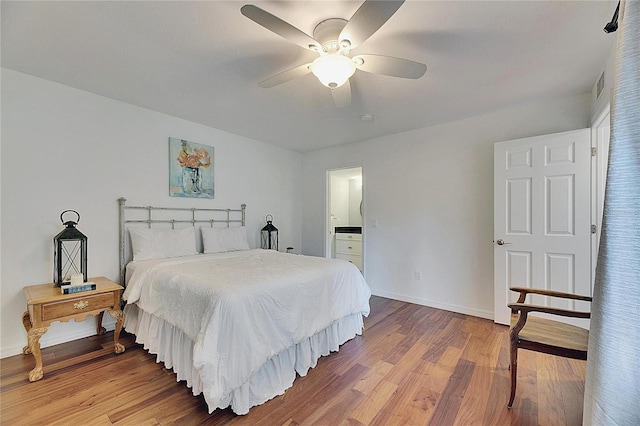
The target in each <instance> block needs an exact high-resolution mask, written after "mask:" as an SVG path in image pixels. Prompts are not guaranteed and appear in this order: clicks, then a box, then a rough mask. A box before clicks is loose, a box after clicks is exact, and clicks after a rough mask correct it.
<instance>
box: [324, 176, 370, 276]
mask: <svg viewBox="0 0 640 426" xmlns="http://www.w3.org/2000/svg"><path fill="white" fill-rule="evenodd" d="M327 174H328V176H327V178H328V191H327V192H328V194H327V195H328V196H327V199H328V208H327V227H328V230H329V232H328V233H327V239H326V250H325V253H326V257H331V258H334V259H343V260H347V261H349V262H351V263H353V264H354V265H356V266H357V267H358V269H360V272H363V273H364V262H363V250H362V247H363V245H362V234H363V229H362V228H363V220H362V215H363V208H362V193H363V191H362V167H351V168H348V169H339V170H329V171H328V173H327Z"/></svg>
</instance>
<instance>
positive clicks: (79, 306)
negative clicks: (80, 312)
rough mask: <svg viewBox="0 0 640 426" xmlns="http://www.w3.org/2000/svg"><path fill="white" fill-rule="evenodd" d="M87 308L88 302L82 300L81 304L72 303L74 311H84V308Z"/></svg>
mask: <svg viewBox="0 0 640 426" xmlns="http://www.w3.org/2000/svg"><path fill="white" fill-rule="evenodd" d="M87 306H89V301H87V300H83V301H81V302H77V303H74V304H73V307H74V308H75V309H84V308H86V307H87Z"/></svg>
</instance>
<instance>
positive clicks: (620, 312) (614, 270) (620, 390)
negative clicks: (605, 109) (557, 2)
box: [583, 0, 640, 425]
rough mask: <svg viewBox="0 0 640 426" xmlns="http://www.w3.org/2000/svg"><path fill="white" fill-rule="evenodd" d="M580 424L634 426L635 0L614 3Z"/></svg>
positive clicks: (639, 335) (638, 70)
mask: <svg viewBox="0 0 640 426" xmlns="http://www.w3.org/2000/svg"><path fill="white" fill-rule="evenodd" d="M617 37H618V40H617V42H618V44H617V53H616V76H615V84H614V94H613V102H612V109H611V143H610V148H609V170H608V172H607V186H606V190H605V201H604V203H605V204H604V216H603V225H602V226H603V228H602V237H601V240H600V252H599V255H598V264H597V267H596V282H595V289H594V295H593V304H592V307H591V309H592V316H591V327H590V328H591V331H590V336H589V351H588V360H587V378H586V383H585V396H584V413H583V414H584V415H583V423H584V424H585V425H640V1H638V0H631V1H627V2H623V3H622V4H621V5H620V17H619V27H618V32H617Z"/></svg>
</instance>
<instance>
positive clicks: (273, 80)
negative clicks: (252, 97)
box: [258, 64, 311, 89]
mask: <svg viewBox="0 0 640 426" xmlns="http://www.w3.org/2000/svg"><path fill="white" fill-rule="evenodd" d="M310 65H311V64H304V65H300V66H297V67H295V68H291V69H290V70H286V71H282V72H281V73H279V74H276V75H274V76H271V77H269V78H267V79H266V80H262V81H261V82H260V83H258V86H260V87H262V88H265V89H268V88H270V87H273V86H277V85H278V84H282V83H285V82H287V81H289V80H293V79H294V78H298V77H302V76H303V75H306V74H309V73H310V72H311V69H310V68H309V66H310Z"/></svg>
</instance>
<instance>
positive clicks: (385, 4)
mask: <svg viewBox="0 0 640 426" xmlns="http://www.w3.org/2000/svg"><path fill="white" fill-rule="evenodd" d="M402 3H404V0H397V1H377V0H366V1H365V2H364V3H362V5H361V6H360V8H359V9H358V10H356V13H354V14H353V16H352V17H351V19H349V22H347V25H345V27H344V28H343V29H342V32H341V33H340V37H339V41H340V42H342V41H343V40H349V42H350V43H351V47H350V49H354V48H356V47H357V46H359V45H361V44H362V43H363V42H364V41H365V40H366V39H368V38H369V37H371V36H372V35H373V33H375V32H376V31H378V29H379V28H380V27H381V26H382V25H384V23H385V22H387V20H389V18H391V16H392V15H393V14H394V13H396V10H398V9H399V8H400V6H402Z"/></svg>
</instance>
